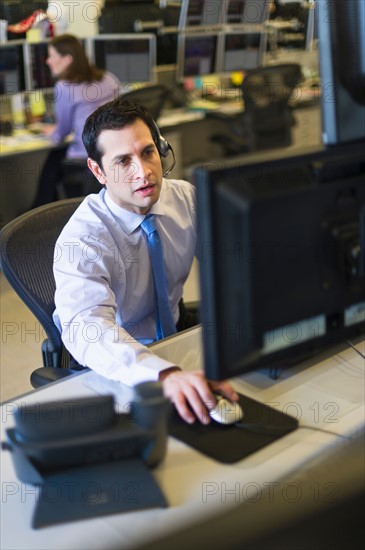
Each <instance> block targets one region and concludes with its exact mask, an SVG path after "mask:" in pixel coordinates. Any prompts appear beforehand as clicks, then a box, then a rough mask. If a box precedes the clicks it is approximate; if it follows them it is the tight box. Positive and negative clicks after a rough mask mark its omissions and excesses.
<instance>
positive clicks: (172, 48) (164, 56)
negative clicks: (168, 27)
mask: <svg viewBox="0 0 365 550" xmlns="http://www.w3.org/2000/svg"><path fill="white" fill-rule="evenodd" d="M156 40H157V46H156V47H157V65H158V66H159V67H160V66H162V65H176V64H177V44H178V31H177V29H176V30H175V31H171V32H162V33H158V34H157V35H156Z"/></svg>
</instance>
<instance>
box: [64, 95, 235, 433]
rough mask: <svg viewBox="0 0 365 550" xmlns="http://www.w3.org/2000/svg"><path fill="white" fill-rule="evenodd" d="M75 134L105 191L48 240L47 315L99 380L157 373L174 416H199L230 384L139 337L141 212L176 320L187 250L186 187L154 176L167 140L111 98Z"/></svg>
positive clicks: (150, 309)
mask: <svg viewBox="0 0 365 550" xmlns="http://www.w3.org/2000/svg"><path fill="white" fill-rule="evenodd" d="M83 142H84V145H85V148H86V150H87V153H88V157H89V158H88V166H89V168H90V170H91V171H92V173H93V174H94V176H95V177H96V178H97V179H98V180H99V182H100V183H101V185H103V186H104V189H102V191H101V192H100V193H99V194H98V195H89V196H87V197H86V198H85V200H84V201H83V202H82V204H81V205H80V207H79V208H78V209H77V210H76V212H75V214H74V215H73V216H72V217H71V219H70V221H69V222H68V223H67V225H66V227H65V228H64V230H63V231H62V233H61V235H60V237H59V239H58V241H57V244H56V249H55V260H54V274H55V279H56V294H55V302H56V311H55V315H54V318H55V322H56V323H57V324H58V326H59V327H60V330H61V331H62V338H63V341H64V343H65V346H66V348H67V349H68V350H69V351H70V353H71V354H72V356H73V357H74V358H75V359H76V360H77V361H78V362H79V363H80V364H81V365H85V366H88V367H90V368H92V369H93V370H95V371H96V372H98V373H99V374H102V375H103V376H106V377H108V378H111V379H114V380H119V381H121V382H123V383H125V384H128V385H134V384H136V383H138V382H141V381H145V380H161V382H162V385H163V390H164V393H165V395H166V396H167V397H169V398H170V399H171V401H172V402H173V403H174V405H175V407H176V409H177V411H178V413H179V414H180V415H181V417H182V418H184V419H185V420H186V421H187V422H190V423H191V422H194V421H195V419H196V418H198V419H199V420H200V421H201V422H203V423H208V422H209V421H210V419H209V415H208V410H207V408H212V407H214V404H215V398H214V395H213V394H212V390H216V391H220V392H222V393H224V394H225V395H226V397H228V398H229V399H231V400H237V399H238V396H237V394H236V392H234V390H233V389H232V387H231V386H230V384H228V382H209V383H208V382H207V381H206V379H205V378H204V376H203V374H202V373H201V372H183V371H182V370H181V369H180V368H179V367H178V366H177V365H174V364H172V363H170V362H168V361H165V360H163V359H160V358H159V357H157V356H155V355H154V354H153V353H152V352H151V351H150V350H149V349H148V348H147V347H146V346H145V345H144V344H146V343H148V342H152V341H153V340H154V339H156V304H155V300H156V295H155V289H154V279H153V273H152V268H151V260H150V252H149V248H148V237H147V234H146V233H145V230H144V229H143V228H142V227H141V223H142V222H144V220H145V219H146V218H147V216H146V215H147V214H148V215H149V216H150V215H153V217H154V219H155V220H156V225H157V229H158V233H159V236H160V239H161V241H162V246H163V256H164V264H165V269H166V276H167V282H168V301H169V307H170V308H171V312H170V313H172V317H173V322H174V323H175V325H176V324H177V323H178V321H179V302H180V300H181V297H182V291H183V285H184V282H185V280H186V278H187V276H188V274H189V271H190V268H191V264H192V261H193V258H194V254H195V250H196V220H195V194H194V188H193V186H192V185H191V184H189V183H188V182H186V181H182V180H172V179H171V180H168V179H166V178H164V177H163V174H162V163H161V158H160V155H161V154H162V150H164V151H165V153H166V145H168V144H167V142H165V141H164V140H163V138H161V136H160V134H159V131H158V129H157V127H156V125H155V123H154V121H153V119H152V117H151V115H150V114H149V113H148V111H147V110H146V109H144V108H143V107H142V106H140V105H136V104H133V103H130V102H126V101H125V102H123V101H122V100H121V99H117V100H115V101H112V102H110V103H107V104H105V105H104V106H102V107H100V108H99V109H97V110H96V111H95V112H94V113H93V114H92V115H90V116H89V118H88V119H87V121H86V124H85V128H84V132H83ZM165 153H163V154H165ZM174 329H175V327H174Z"/></svg>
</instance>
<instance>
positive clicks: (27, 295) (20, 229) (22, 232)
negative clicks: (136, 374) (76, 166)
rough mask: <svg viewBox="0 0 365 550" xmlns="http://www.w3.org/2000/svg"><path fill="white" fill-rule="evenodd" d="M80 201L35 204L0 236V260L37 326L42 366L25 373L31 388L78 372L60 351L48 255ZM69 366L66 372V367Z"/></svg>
mask: <svg viewBox="0 0 365 550" xmlns="http://www.w3.org/2000/svg"><path fill="white" fill-rule="evenodd" d="M82 200H83V199H82V198H80V197H78V198H73V199H66V200H61V201H57V202H53V203H49V204H46V205H44V206H40V207H39V208H35V209H34V210H31V211H29V212H26V213H25V214H23V215H21V216H19V217H18V218H16V219H14V220H12V221H11V222H9V223H8V224H7V225H6V226H5V227H3V229H2V230H1V233H0V239H1V240H0V262H1V267H2V270H3V272H4V275H5V277H6V278H7V280H8V281H9V283H10V285H11V286H12V288H13V289H14V290H15V292H16V293H17V294H18V296H19V297H20V298H21V299H22V300H23V302H24V303H25V304H26V305H27V306H28V308H29V309H30V310H31V312H32V313H33V314H34V315H35V317H36V318H37V319H38V321H39V322H40V323H41V325H42V327H43V329H44V331H45V333H46V335H47V339H46V340H45V341H44V342H43V343H42V360H43V367H41V368H38V369H37V370H35V371H34V372H32V374H31V378H30V381H31V384H32V386H33V387H34V388H37V387H39V386H43V385H45V384H47V383H49V382H53V381H55V380H59V379H61V378H64V377H65V376H68V375H70V374H73V373H75V372H77V371H78V370H80V369H82V368H83V367H80V366H79V365H77V364H76V362H74V360H73V359H72V358H71V356H70V354H69V353H68V351H67V350H66V348H65V347H64V345H63V343H62V340H61V335H60V333H59V331H58V329H57V327H56V325H55V324H54V322H53V318H52V314H53V311H54V309H55V303H54V292H55V287H56V285H55V280H54V276H53V252H54V247H55V243H56V240H57V238H58V236H59V234H60V232H61V230H62V228H63V227H64V225H65V224H66V222H67V221H68V220H69V218H70V216H71V215H72V214H73V213H74V211H75V210H76V208H77V207H78V206H79V204H80V203H81V201H82ZM71 365H72V368H71Z"/></svg>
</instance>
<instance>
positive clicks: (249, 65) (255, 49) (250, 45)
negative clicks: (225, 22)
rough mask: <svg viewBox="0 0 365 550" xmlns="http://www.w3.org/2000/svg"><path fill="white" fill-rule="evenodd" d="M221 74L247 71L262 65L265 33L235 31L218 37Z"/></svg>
mask: <svg viewBox="0 0 365 550" xmlns="http://www.w3.org/2000/svg"><path fill="white" fill-rule="evenodd" d="M219 40H220V42H219V51H220V55H221V62H220V63H221V72H222V73H223V74H224V73H230V72H233V71H247V70H249V69H256V68H257V67H260V66H261V65H262V64H263V55H264V53H265V49H266V33H260V32H247V31H235V32H225V33H221V34H220V37H219Z"/></svg>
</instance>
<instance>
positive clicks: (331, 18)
mask: <svg viewBox="0 0 365 550" xmlns="http://www.w3.org/2000/svg"><path fill="white" fill-rule="evenodd" d="M316 22H317V24H318V35H319V41H318V46H319V65H320V75H321V89H322V94H321V102H322V128H323V132H322V136H323V142H324V143H326V144H329V145H333V144H336V143H344V142H349V141H352V140H358V139H364V138H365V57H364V56H365V54H364V52H365V2H364V0H346V2H343V1H341V0H335V1H334V0H320V1H317V3H316Z"/></svg>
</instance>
